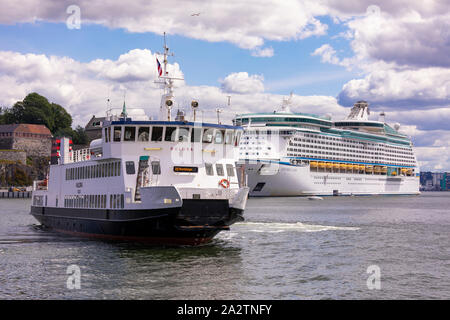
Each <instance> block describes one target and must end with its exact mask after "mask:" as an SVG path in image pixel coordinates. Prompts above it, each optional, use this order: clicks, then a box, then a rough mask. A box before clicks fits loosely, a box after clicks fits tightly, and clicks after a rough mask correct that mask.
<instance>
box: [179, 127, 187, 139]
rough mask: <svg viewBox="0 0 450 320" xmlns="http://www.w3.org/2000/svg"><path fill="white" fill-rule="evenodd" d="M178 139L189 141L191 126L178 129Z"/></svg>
mask: <svg viewBox="0 0 450 320" xmlns="http://www.w3.org/2000/svg"><path fill="white" fill-rule="evenodd" d="M178 141H179V142H188V141H189V128H187V127H182V128H180V129H179V130H178Z"/></svg>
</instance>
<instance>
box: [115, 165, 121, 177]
mask: <svg viewBox="0 0 450 320" xmlns="http://www.w3.org/2000/svg"><path fill="white" fill-rule="evenodd" d="M114 175H115V176H120V162H116V163H115V174H114Z"/></svg>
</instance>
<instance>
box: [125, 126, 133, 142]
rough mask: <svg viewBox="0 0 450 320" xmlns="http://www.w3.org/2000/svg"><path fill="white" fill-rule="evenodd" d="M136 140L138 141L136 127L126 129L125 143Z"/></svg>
mask: <svg viewBox="0 0 450 320" xmlns="http://www.w3.org/2000/svg"><path fill="white" fill-rule="evenodd" d="M135 140H136V127H125V133H124V135H123V141H135Z"/></svg>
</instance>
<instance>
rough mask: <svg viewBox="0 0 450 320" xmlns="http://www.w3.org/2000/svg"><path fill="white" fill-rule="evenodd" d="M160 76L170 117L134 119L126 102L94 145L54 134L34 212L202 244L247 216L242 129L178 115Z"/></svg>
mask: <svg viewBox="0 0 450 320" xmlns="http://www.w3.org/2000/svg"><path fill="white" fill-rule="evenodd" d="M164 49H165V51H164V74H165V75H166V74H167V73H166V71H165V70H166V65H165V64H166V62H167V60H166V56H167V53H168V49H167V47H166V46H164ZM161 78H162V80H163V81H162V84H163V85H164V89H165V93H164V95H163V97H162V99H161V114H162V120H159V121H152V120H146V121H138V120H133V119H132V117H129V116H128V115H127V111H126V107H125V104H124V108H123V111H122V113H121V114H120V115H119V116H113V115H109V116H107V117H106V120H105V121H104V122H103V124H102V138H101V139H97V140H94V141H92V142H91V144H90V148H87V149H82V150H77V151H74V150H72V146H71V141H70V139H69V138H67V137H62V138H58V139H55V142H54V145H53V149H54V150H53V151H52V152H53V154H52V164H51V165H50V170H49V176H48V180H46V181H36V182H35V183H34V187H33V195H32V201H33V202H32V207H31V214H32V215H33V216H34V217H35V218H36V219H37V220H38V221H39V222H40V223H41V224H42V225H43V226H45V227H48V228H51V229H54V230H57V231H61V232H65V233H70V234H74V235H80V236H89V237H95V238H102V239H111V240H125V241H138V242H149V243H158V244H187V245H196V244H201V243H205V242H208V241H210V240H211V239H212V238H213V237H214V236H215V235H216V234H217V233H218V232H220V231H221V230H228V229H229V226H230V225H231V224H233V223H234V222H236V221H240V220H243V211H244V209H245V205H246V201H247V196H248V188H247V187H245V186H244V185H243V183H242V184H239V181H238V175H239V174H241V175H243V174H244V172H243V171H240V172H239V171H237V170H236V161H237V160H238V148H239V140H240V137H241V134H242V128H241V127H237V126H232V125H222V124H215V123H203V122H198V121H195V118H194V119H192V121H188V120H186V119H185V117H184V114H183V113H181V112H179V113H178V115H177V118H176V119H175V120H172V118H171V108H170V107H171V106H172V105H173V98H174V97H173V86H172V80H173V78H169V77H168V76H165V77H161ZM192 107H193V108H194V111H195V109H196V108H197V107H198V103H197V102H196V101H194V102H193V103H192ZM194 114H195V112H194ZM240 180H241V181H245V178H244V177H241V179H240Z"/></svg>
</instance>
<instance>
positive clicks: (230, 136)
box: [225, 131, 233, 144]
mask: <svg viewBox="0 0 450 320" xmlns="http://www.w3.org/2000/svg"><path fill="white" fill-rule="evenodd" d="M232 143H233V131H227V133H226V134H225V144H232Z"/></svg>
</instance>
